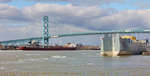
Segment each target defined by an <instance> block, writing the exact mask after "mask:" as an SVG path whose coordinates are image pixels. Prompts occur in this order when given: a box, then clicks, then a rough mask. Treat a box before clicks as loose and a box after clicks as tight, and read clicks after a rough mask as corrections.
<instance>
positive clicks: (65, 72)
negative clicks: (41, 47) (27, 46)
mask: <svg viewBox="0 0 150 76" xmlns="http://www.w3.org/2000/svg"><path fill="white" fill-rule="evenodd" d="M0 76H150V56H140V55H137V56H121V57H102V56H100V55H99V51H48V52H47V51H43V52H42V51H30V52H23V51H15V52H14V51H13V52H11V51H7V52H4V51H1V52H0Z"/></svg>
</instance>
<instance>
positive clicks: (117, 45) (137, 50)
mask: <svg viewBox="0 0 150 76" xmlns="http://www.w3.org/2000/svg"><path fill="white" fill-rule="evenodd" d="M101 42H102V45H101V55H102V56H119V55H140V54H141V53H142V52H143V51H145V49H146V46H147V44H148V40H136V37H134V36H119V35H105V36H104V37H103V38H102V39H101Z"/></svg>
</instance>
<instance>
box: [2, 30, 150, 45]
mask: <svg viewBox="0 0 150 76" xmlns="http://www.w3.org/2000/svg"><path fill="white" fill-rule="evenodd" d="M128 33H150V30H112V31H95V32H82V33H81V32H80V33H68V34H56V35H49V38H60V37H71V36H81V35H98V34H128ZM32 40H35V41H41V40H42V37H34V38H25V39H16V40H8V41H0V44H2V45H8V44H16V43H22V44H24V43H28V42H30V41H32Z"/></svg>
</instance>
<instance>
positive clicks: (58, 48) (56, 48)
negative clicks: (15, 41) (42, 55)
mask: <svg viewBox="0 0 150 76" xmlns="http://www.w3.org/2000/svg"><path fill="white" fill-rule="evenodd" d="M18 50H24V51H31V50H32V51H40V50H42V51H43V50H44V51H61V50H76V48H75V47H48V48H40V47H37V48H34V47H19V48H18Z"/></svg>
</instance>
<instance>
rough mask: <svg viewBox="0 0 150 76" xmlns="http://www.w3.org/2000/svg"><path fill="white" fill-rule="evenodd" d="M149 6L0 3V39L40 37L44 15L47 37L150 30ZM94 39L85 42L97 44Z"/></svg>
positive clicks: (142, 1) (97, 0)
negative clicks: (89, 32)
mask: <svg viewBox="0 0 150 76" xmlns="http://www.w3.org/2000/svg"><path fill="white" fill-rule="evenodd" d="M149 5H150V0H0V36H1V37H0V40H1V41H3V40H11V39H19V38H28V37H39V36H41V35H42V33H41V32H42V22H41V20H42V17H43V16H45V15H47V16H49V20H50V33H51V34H55V33H72V32H87V31H100V30H121V29H150V6H149ZM96 37H97V39H96V40H95V41H94V40H93V41H92V40H91V38H90V36H89V37H87V38H86V39H87V41H85V42H86V43H89V44H90V43H92V44H93V43H94V42H95V43H97V44H98V39H99V38H98V37H99V36H96ZM146 37H149V36H147V35H146ZM77 39H81V38H80V37H77ZM70 40H72V41H73V39H72V38H70ZM80 41H81V42H82V39H81V40H80ZM83 41H84V38H83Z"/></svg>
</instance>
